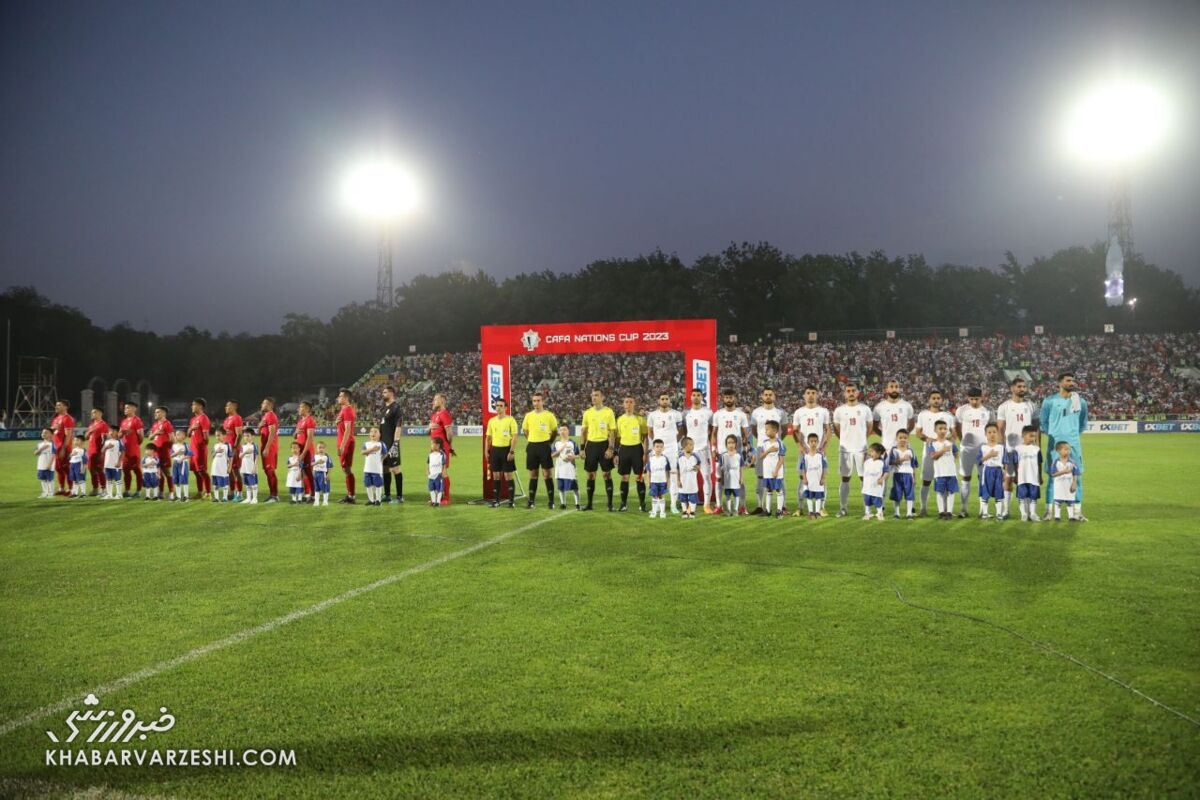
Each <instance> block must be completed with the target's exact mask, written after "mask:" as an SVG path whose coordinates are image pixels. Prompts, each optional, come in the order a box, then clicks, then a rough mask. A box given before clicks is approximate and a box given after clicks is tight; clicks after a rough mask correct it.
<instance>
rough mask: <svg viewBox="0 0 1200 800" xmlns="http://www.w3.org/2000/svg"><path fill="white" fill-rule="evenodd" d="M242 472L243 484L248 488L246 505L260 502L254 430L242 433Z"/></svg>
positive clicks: (243, 501)
mask: <svg viewBox="0 0 1200 800" xmlns="http://www.w3.org/2000/svg"><path fill="white" fill-rule="evenodd" d="M239 469H240V471H241V473H242V486H243V487H245V489H246V497H245V499H244V500H242V503H243V504H246V505H252V506H253V505H257V504H258V445H257V444H255V442H254V432H253V431H246V432H245V433H244V434H242V463H241V465H240V467H239Z"/></svg>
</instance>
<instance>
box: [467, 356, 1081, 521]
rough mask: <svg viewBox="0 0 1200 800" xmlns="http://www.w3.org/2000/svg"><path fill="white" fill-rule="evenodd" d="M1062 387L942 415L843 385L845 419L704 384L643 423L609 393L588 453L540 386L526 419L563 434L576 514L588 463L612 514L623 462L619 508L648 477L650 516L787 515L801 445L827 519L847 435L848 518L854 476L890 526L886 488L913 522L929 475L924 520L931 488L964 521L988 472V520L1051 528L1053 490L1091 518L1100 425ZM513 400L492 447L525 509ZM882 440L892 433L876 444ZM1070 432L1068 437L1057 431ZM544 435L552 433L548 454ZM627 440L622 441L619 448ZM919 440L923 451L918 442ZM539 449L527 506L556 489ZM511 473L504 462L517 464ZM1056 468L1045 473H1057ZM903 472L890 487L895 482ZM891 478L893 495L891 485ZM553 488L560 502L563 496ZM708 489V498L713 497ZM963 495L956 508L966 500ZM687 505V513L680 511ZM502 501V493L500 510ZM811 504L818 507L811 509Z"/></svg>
mask: <svg viewBox="0 0 1200 800" xmlns="http://www.w3.org/2000/svg"><path fill="white" fill-rule="evenodd" d="M1059 382H1060V391H1059V393H1057V394H1055V395H1053V396H1051V397H1049V398H1047V399H1046V401H1045V402H1044V403H1043V406H1042V409H1041V412H1040V413H1038V412H1037V411H1035V408H1034V405H1033V403H1032V402H1031V401H1029V400H1028V399H1026V394H1025V381H1024V380H1023V379H1021V378H1016V379H1014V380H1013V381H1012V382H1011V383H1010V390H1011V397H1010V398H1009V399H1008V400H1005V401H1004V402H1003V403H1001V404H1000V405H999V406H998V407H997V408H996V410H995V411H994V412H993V411H992V410H990V409H989V408H987V407H986V406H985V405H983V393H982V391H981V390H980V389H975V388H972V389H969V390H968V391H967V402H966V403H963V404H962V405H960V406H959V407H958V408H957V409H955V411H954V413H950V412H949V411H946V410H943V408H942V403H943V397H942V394H941V392H939V391H933V392H931V393H930V395H929V406H928V408H927V409H924V410H922V411H921V412H920V413H916V412H915V410H914V408H913V406H912V405H911V404H910V403H909V402H908V401H906V400H904V399H903V398H902V396H901V393H900V390H899V383H898V382H896V381H894V380H892V381H889V382H888V384H887V389H886V399H885V400H883V401H881V402H879V403H878V404H876V406H875V407H874V408H873V409H872V408H871V407H869V406H868V405H867V404H866V403H862V402H859V391H858V388H857V386H855V385H854V384H849V385H847V386H846V387H845V389H844V392H843V393H844V396H845V397H844V399H845V402H844V403H842V404H841V405H839V406H838V407H837V408H836V409H835V410H834V411H833V412H832V414H831V413H830V412H829V410H828V409H827V408H825V407H824V406H822V405H820V404H819V403H818V392H817V390H816V389H815V388H814V387H808V388H807V389H805V392H804V399H805V404H804V405H803V406H802V407H800V408H799V409H797V410H796V412H795V413H794V414H793V415H791V420H790V422H791V424H790V425H789V424H788V421H789V420H788V419H787V416H786V413H785V412H784V411H783V409H781V408H779V407H778V406H776V405H775V392H774V390H773V389H770V388H767V389H764V390H763V392H762V405H760V406H759V407H758V408H756V409H754V410H753V411H752V412H751V413H749V414H747V413H746V412H745V411H744V410H743V409H742V408H740V407H738V404H737V396H736V393H735V392H733V391H724V392H722V393H721V397H722V402H723V406H722V407H721V408H719V409H717V410H716V411H712V410H710V409H709V408H708V406H707V404H706V402H705V399H704V396H703V393H702V392H700V391H699V390H696V391H693V392H692V406H691V407H690V408H688V409H687V410H686V411H685V412H683V413H680V412H679V411H676V410H675V409H674V408H672V407H671V405H670V396H669V395H668V394H666V393H663V394H662V395H660V396H659V399H658V406H657V407H656V408H655V409H653V410H651V411H650V412H649V413H648V414H646V416H645V417H644V418H643V417H641V416H639V415H638V413H637V410H636V405H635V401H634V399H633V398H632V397H628V396H627V397H626V398H625V399H624V404H623V405H624V411H625V413H623V414H622V415H621V416H620V417H616V416H615V414H614V412H613V410H612V409H611V408H609V407H607V406H604V405H603V394H602V393H601V392H599V391H596V392H593V403H594V405H593V406H591V407H590V408H588V409H587V410H586V411H585V412H584V415H583V435H584V439H585V440H586V443H585V447H584V450H583V453H581V452H580V448H579V446H578V445H576V444H575V442H574V441H572V440H571V438H570V435H569V429H568V428H567V427H566V426H562V427H559V426H558V423H557V420H556V419H555V417H554V415H553V414H552V413H551V412H549V411H547V410H545V409H544V408H543V407H542V406H541V405H540V403H541V399H540V394H539V393H535V394H534V395H533V398H532V400H533V403H534V411H531V412H529V413H527V414H526V415H525V419H524V421H523V422H522V424H521V426H520V430H521V431H522V432H524V433H525V434H526V437H527V439H528V438H530V433H531V431H532V430H534V429H537V430H538V431H539V432H540V433H541V435H542V436H543V437H544V436H545V435H546V434H547V433H549V430H550V429H557V430H558V432H559V438H558V439H557V440H555V442H554V444H553V447H552V448H550V449H546V450H545V451H544V452H545V454H546V456H548V457H551V458H552V461H553V476H554V480H555V483H556V484H557V487H558V490H559V498H560V502H561V503H562V505H563V506H564V507H565V506H566V505H567V502H568V501H567V495H568V494H569V495H570V497H571V499H572V501H573V502H574V504H575V507H576V508H577V509H579V508H580V502H581V496H580V495H581V492H580V491H579V489H580V487H579V481H578V479H577V467H576V464H575V462H576V461H577V460H580V459H581V458H582V460H583V461H584V464H585V466H584V469H585V471H586V472H587V477H588V479H587V487H586V488H587V491H586V495H585V497H586V506H584V507H583V508H582V510H584V511H591V510H592V509H593V507H594V506H593V502H594V494H595V490H596V472H597V467H599V469H600V471H603V472H604V482H605V493H606V495H607V501H608V510H609V511H613V510H614V508H613V504H614V484H613V480H612V477H611V472H612V469H613V464H614V462H615V463H616V464H618V465H619V466H618V467H617V471H618V473H619V474H620V476H621V490H620V491H621V495H620V508H618V509H616V510H618V511H626V510H627V508H628V501H629V483H630V481H629V478H630V476H631V475H632V476H633V477H634V479H635V480H634V481H633V482H634V484H635V486H636V488H637V494H638V498H637V502H638V507H639V509H640V510H641V511H642V512H645V511H646V503H645V499H646V498H645V495H646V493H647V492H646V488H647V487H646V483H648V484H649V494H650V516H651V517H652V518H653V517H659V518H665V517H666V515H667V511H666V508H667V497H668V495H669V498H670V509H671V513H672V514H680V515H681V516H682V517H683V518H684V519H688V518H691V517H694V516H695V514H696V511H697V510H698V509H701V508H702V510H703V513H705V514H730V515H746V514H750V513H753V514H756V515H757V514H766V515H771V516H774V517H783V516H785V515H787V500H788V498H787V490H786V488H785V476H786V474H787V469H786V460H787V458H788V447H789V444H788V443H787V442H786V441H785V440H786V439H791V440H792V441H794V442H795V444H796V445H797V446H798V448H799V451H800V455H799V457H798V459H797V472H798V478H799V484H798V485H797V491H796V500H797V504H798V506H799V508H798V509H797V510H796V511H795V513H794V514H793V515H792V516H797V517H801V516H808V517H809V518H810V519H816V518H820V517H824V516H826V511H825V502H826V492H827V488H826V487H827V478H828V479H832V480H835V481H836V478H831V476H830V472H831V470H830V464H829V462H828V460H827V459H826V451H827V447H828V444H829V442H830V440H831V437H832V436H834V435H836V436H837V437H838V456H837V462H838V463H837V465H836V473H835V475H836V476H837V477H840V486H839V498H840V504H839V510H838V513H837V516H839V517H846V516H849V515H850V511H849V498H850V481H851V478H852V477H857V478H858V480H859V483H860V485H861V493H862V499H863V517H862V518H863V519H864V520H883V519H884V499H885V495H887V496H888V497H890V499H891V500H892V503H893V516H894V517H895V518H897V519H901V518H905V519H914V518H915V517H916V516H917V513H916V508H915V505H916V489H915V483H916V480H917V474H918V472H919V474H920V481H921V489H920V496H921V505H920V515H921V516H926V515H927V513H928V502H929V494H930V491H931V490H932V491H933V493H934V495H935V499H936V505H937V515H938V518H939V519H943V520H946V519H953V518H954V517H955V516H957V517H959V518H960V519H965V518H967V517H968V516H970V513H969V511H968V505H969V502H970V499H971V480H972V477H974V475H975V474H976V473H978V477H979V483H978V487H979V489H978V495H977V496H978V514H979V518H980V519H985V520H986V519H995V520H1006V519H1009V518H1010V510H1011V507H1012V505H1013V500H1016V501H1017V502H1016V506H1017V511H1018V513H1019V515H1020V519H1021V520H1022V521H1026V522H1041V521H1042V517H1041V516H1039V515H1038V509H1037V506H1038V501H1039V500H1040V499H1041V496H1042V487H1043V484H1045V485H1046V489H1047V496H1046V500H1045V518H1047V519H1049V518H1051V517H1052V518H1053V519H1054V520H1055V521H1058V520H1060V519H1062V518H1063V514H1064V512H1065V518H1066V519H1067V520H1069V521H1071V522H1082V521H1085V520H1086V518H1085V517H1084V516H1083V514H1082V472H1083V468H1082V454H1081V450H1080V446H1079V439H1078V437H1079V434H1081V433H1082V432H1083V431H1084V430H1086V428H1087V402H1086V400H1084V399H1083V398H1081V397H1079V395H1078V393H1077V392H1076V391H1075V384H1074V376H1073V375H1071V374H1070V373H1069V372H1064V373H1062V375H1060V378H1059ZM504 405H505V404H503V403H502V402H501V404H500V406H499V408H498V411H497V414H496V415H495V416H493V417H492V418H491V419H490V420H489V421H488V425H487V428H486V430H485V431H484V437H485V446H490V447H489V450H490V451H491V455H495V452H496V451H497V450H498V451H499V452H500V453H501V458H500V459H499V460H496V459H492V458H489V459H488V460H489V462H490V463H491V468H492V479H491V480H492V486H493V494H494V497H499V496H500V492H501V489H502V481H501V477H500V476H501V471H502V473H503V476H504V478H505V479H506V480H507V486H508V490H509V501H508V503H507V505H509V506H510V507H511V506H513V505H514V491H513V482H512V480H513V475H514V473H515V472H516V466H515V463H513V455H512V452H511V449H510V445H511V443H512V442H513V441H515V439H516V435H517V426H516V423H515V420H514V419H513V418H512V417H508V416H506V415H505V414H504ZM1043 426H1044V427H1045V428H1046V429H1047V431H1053V432H1054V433H1055V434H1056V436H1051V437H1050V442H1051V447H1050V451H1049V453H1048V454H1047V457H1046V463H1045V464H1044V463H1043V455H1042V446H1041V439H1042V435H1043V434H1042V430H1041V427H1043ZM875 434H878V435H879V437H880V439H881V441H879V442H873V443H872V442H870V437H871V436H872V435H875ZM1056 437H1057V438H1056ZM544 442H546V439H545V438H541V439H539V442H538V444H539V445H540V446H541V447H542V448H548V445H547V444H545V443H544ZM618 442H619V444H618ZM910 442H911V446H910ZM534 447H535V444H534V443H533V442H530V444H529V445H528V447H527V465H526V466H527V467H528V468H529V479H530V495H529V499H528V504H527V507H529V508H533V507H534V504H535V496H536V491H537V489H536V487H537V475H538V468H539V467H540V468H541V471H542V474H543V475H544V476H545V478H546V480H547V484H548V485H549V484H550V479H551V469H550V464H549V463H547V462H546V461H544V458H543V457H538V455H537V452H536V451H534ZM505 457H506V458H507V459H508V462H509V463H508V468H507V469H504V468H503V467H502V465H503V462H504V458H505ZM749 468H753V469H754V472H755V476H756V478H757V499H758V503H757V507H756V508H755V509H754V511H753V512H750V511H749V510H748V506H747V503H746V482H745V480H744V477H743V470H745V469H749ZM1044 468H1045V471H1044ZM889 479H890V481H889ZM889 482H890V492H889V491H888V484H889ZM548 494H549V495H550V498H549V505H550V508H554V494H553V489H551V490H550V491H549V492H548ZM701 494H703V495H704V496H703V498H701V497H700V495H701ZM958 499H961V506H960V507H959V512H958V514H957V515H956V514H955V501H956V500H958ZM681 504H682V510H681V509H680V505H681ZM496 505H499V503H498V502H497V501H496V500H493V502H492V506H493V507H494V506H496ZM805 511H807V514H806V513H805Z"/></svg>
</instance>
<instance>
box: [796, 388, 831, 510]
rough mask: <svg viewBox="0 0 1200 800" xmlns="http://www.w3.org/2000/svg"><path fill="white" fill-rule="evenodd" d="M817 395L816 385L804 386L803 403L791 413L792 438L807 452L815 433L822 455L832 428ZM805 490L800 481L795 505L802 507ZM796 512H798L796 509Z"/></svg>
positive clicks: (805, 497) (827, 414) (827, 411)
mask: <svg viewBox="0 0 1200 800" xmlns="http://www.w3.org/2000/svg"><path fill="white" fill-rule="evenodd" d="M818 397H819V393H818V392H817V387H815V386H806V387H804V405H802V406H800V407H799V408H797V409H796V410H795V411H794V412H793V413H792V440H793V441H795V442H796V444H798V445H799V446H800V450H801V451H802V452H807V450H808V437H809V436H811V435H812V434H816V435H817V449H818V450H819V451H820V452H821V454H822V455H824V453H825V448H826V447H827V446H828V445H829V438H830V434H831V433H832V432H833V428H832V426H831V425H830V424H829V409H827V408H825V407H824V406H822V405H818V403H817V400H818ZM805 491H806V489H805V486H804V481H800V485H799V486H797V487H796V500H797V502H796V505H797V507H802V506H803V505H804V501H805V500H806V499H808V498H807V496H806V495H805ZM796 513H797V514H799V513H800V512H799V511H797V512H796ZM824 513H825V506H824V503H822V504H821V514H822V515H824Z"/></svg>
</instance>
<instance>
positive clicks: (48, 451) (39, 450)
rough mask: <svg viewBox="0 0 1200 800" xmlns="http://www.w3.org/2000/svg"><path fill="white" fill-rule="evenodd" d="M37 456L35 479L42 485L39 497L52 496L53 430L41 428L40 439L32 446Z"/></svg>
mask: <svg viewBox="0 0 1200 800" xmlns="http://www.w3.org/2000/svg"><path fill="white" fill-rule="evenodd" d="M33 452H34V455H36V456H37V479H38V483H40V484H41V485H42V493H41V494H40V495H39V496H38V497H39V499H44V498H47V497H53V496H54V453H55V450H54V431H52V430H50V429H49V428H42V440H41V441H40V442H38V443H37V446H36V447H34V448H33Z"/></svg>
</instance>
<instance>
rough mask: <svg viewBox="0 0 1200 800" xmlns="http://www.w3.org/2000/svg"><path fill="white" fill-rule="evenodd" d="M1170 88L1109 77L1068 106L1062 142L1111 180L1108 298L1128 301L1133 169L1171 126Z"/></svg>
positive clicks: (1115, 303) (1114, 303)
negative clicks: (1131, 174)
mask: <svg viewBox="0 0 1200 800" xmlns="http://www.w3.org/2000/svg"><path fill="white" fill-rule="evenodd" d="M1170 122H1171V106H1170V103H1169V102H1168V100H1167V97H1166V95H1165V93H1164V92H1163V91H1162V90H1160V89H1159V88H1158V87H1156V86H1154V85H1152V84H1151V83H1150V82H1148V81H1144V80H1139V79H1134V78H1130V77H1129V76H1125V75H1115V76H1110V77H1109V78H1108V79H1107V80H1104V81H1102V82H1099V83H1097V84H1095V85H1093V86H1092V87H1090V88H1089V89H1088V90H1087V91H1085V92H1084V93H1082V94H1081V95H1080V96H1079V97H1078V98H1077V99H1076V101H1075V102H1074V103H1073V104H1072V105H1071V107H1070V108H1069V109H1068V112H1067V115H1066V119H1065V124H1064V127H1063V141H1064V144H1065V145H1066V147H1067V149H1068V151H1069V152H1070V153H1071V155H1073V156H1075V157H1077V158H1080V159H1082V160H1085V161H1089V162H1091V163H1093V164H1098V165H1099V166H1100V167H1102V168H1103V169H1104V170H1105V171H1106V172H1107V175H1108V178H1109V180H1110V181H1111V187H1112V188H1111V190H1110V197H1109V203H1108V230H1107V236H1106V239H1107V242H1108V251H1107V253H1106V255H1105V264H1104V271H1105V276H1104V301H1105V303H1106V304H1107V305H1109V306H1111V307H1117V306H1121V305H1123V304H1124V302H1125V259H1127V258H1129V257H1130V256H1131V255H1132V254H1133V217H1132V214H1131V212H1130V203H1129V180H1128V176H1129V172H1130V170H1131V168H1132V166H1133V165H1134V164H1135V163H1136V162H1138V161H1140V160H1142V159H1143V158H1144V157H1146V156H1147V155H1149V154H1150V153H1151V152H1153V151H1154V150H1155V149H1156V148H1157V147H1158V146H1159V145H1160V144H1161V142H1162V140H1163V139H1164V138H1166V135H1167V133H1168V131H1169V128H1170Z"/></svg>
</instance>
